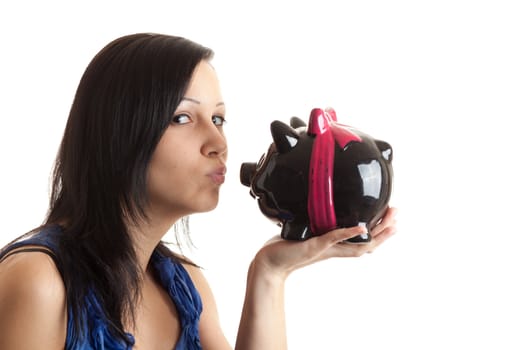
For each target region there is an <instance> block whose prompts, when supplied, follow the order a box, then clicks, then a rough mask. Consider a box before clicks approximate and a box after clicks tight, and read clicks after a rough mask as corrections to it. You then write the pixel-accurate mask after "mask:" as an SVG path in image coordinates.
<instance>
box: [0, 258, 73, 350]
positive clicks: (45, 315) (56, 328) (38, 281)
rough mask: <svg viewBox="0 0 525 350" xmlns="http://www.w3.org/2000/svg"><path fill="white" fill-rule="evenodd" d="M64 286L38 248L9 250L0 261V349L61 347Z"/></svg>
mask: <svg viewBox="0 0 525 350" xmlns="http://www.w3.org/2000/svg"><path fill="white" fill-rule="evenodd" d="M65 295H66V294H65V287H64V283H63V280H62V276H61V275H60V273H59V271H58V269H57V267H56V265H55V263H54V261H53V259H52V258H51V257H50V256H49V255H47V254H45V253H42V252H20V253H16V254H12V255H10V256H8V257H7V258H5V259H4V260H3V261H2V263H0V349H26V348H31V347H34V348H40V349H46V348H52V347H55V348H57V346H58V347H63V346H64V342H65V333H66V324H67V312H66V296H65Z"/></svg>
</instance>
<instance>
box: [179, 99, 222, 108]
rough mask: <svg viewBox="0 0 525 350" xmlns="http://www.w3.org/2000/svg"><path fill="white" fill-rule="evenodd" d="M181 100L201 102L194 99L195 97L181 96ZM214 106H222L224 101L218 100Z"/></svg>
mask: <svg viewBox="0 0 525 350" xmlns="http://www.w3.org/2000/svg"><path fill="white" fill-rule="evenodd" d="M182 101H189V102H193V103H196V104H198V105H200V104H201V101H199V100H196V99H194V98H191V97H183V98H182ZM215 106H216V107H219V106H224V102H218V103H217V104H216V105H215Z"/></svg>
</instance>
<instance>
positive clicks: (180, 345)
mask: <svg viewBox="0 0 525 350" xmlns="http://www.w3.org/2000/svg"><path fill="white" fill-rule="evenodd" d="M61 232H62V230H61V228H60V227H59V226H52V227H46V228H44V229H42V230H41V231H40V232H38V233H37V234H35V235H34V236H32V237H30V238H28V239H25V240H22V241H19V242H16V243H14V244H12V245H11V246H9V247H8V248H7V249H5V250H4V251H3V252H1V253H0V261H1V259H2V258H3V257H4V256H5V255H6V254H7V253H8V252H9V251H11V250H13V249H15V248H18V247H22V246H27V245H37V246H44V247H46V248H48V249H49V250H51V251H52V252H53V253H54V254H55V255H58V248H57V245H58V239H57V238H58V235H59V234H60V233H61ZM55 262H56V259H55ZM150 262H151V264H152V266H153V267H154V269H155V270H156V272H157V275H158V277H159V281H160V283H161V285H162V287H163V288H164V289H165V290H166V291H167V292H168V294H169V296H170V297H171V300H172V301H173V304H174V305H175V307H176V308H177V311H178V313H179V321H180V325H181V334H180V338H179V340H178V342H177V345H176V346H175V349H174V350H201V349H202V348H201V344H200V338H199V318H200V314H201V312H202V301H201V298H200V296H199V293H198V292H197V289H196V288H195V286H194V285H193V282H192V280H191V278H190V276H189V275H188V272H187V271H186V269H185V268H184V267H183V266H182V264H181V263H179V262H177V261H174V260H173V259H171V258H169V257H167V256H164V255H162V254H161V253H160V252H159V251H158V250H155V251H154V252H153V255H152V256H151V260H150ZM57 267H58V269H59V270H60V269H61V267H60V266H57ZM84 305H85V306H84V308H83V309H82V311H81V312H83V313H84V314H85V315H87V317H85V318H84V319H85V322H83V326H82V327H83V330H84V334H85V335H86V336H85V337H83V338H80V334H79V332H77V330H76V329H75V324H74V322H73V320H72V317H71V308H69V307H68V315H69V317H68V322H67V337H66V349H67V350H132V348H133V345H134V344H135V338H134V337H133V335H132V334H129V333H128V334H127V337H128V340H127V342H123V341H121V340H119V339H115V337H113V336H112V335H111V333H110V332H109V325H108V320H107V319H106V317H105V316H104V312H103V311H102V308H101V305H100V303H99V301H98V299H97V298H96V296H95V294H93V293H89V294H88V295H87V296H86V300H85V303H84Z"/></svg>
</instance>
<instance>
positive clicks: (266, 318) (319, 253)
mask: <svg viewBox="0 0 525 350" xmlns="http://www.w3.org/2000/svg"><path fill="white" fill-rule="evenodd" d="M363 230H364V229H363V228H361V227H353V228H346V229H338V230H334V231H331V232H328V233H326V234H324V235H322V236H319V237H314V238H311V239H309V240H307V241H304V242H293V241H285V240H282V239H280V238H275V239H272V240H271V241H269V242H268V243H267V244H266V245H265V246H264V247H263V248H262V249H261V250H260V251H259V252H258V253H257V255H256V256H255V258H254V260H253V262H252V264H251V265H250V268H249V271H248V279H247V286H246V296H245V301H244V307H243V311H242V315H241V322H240V326H239V332H238V334H237V342H236V346H235V349H237V350H284V349H286V348H287V341H286V322H285V314H284V309H285V307H284V285H285V281H286V278H287V277H288V275H289V274H290V273H291V272H293V271H295V270H297V269H299V268H301V267H303V266H306V265H310V264H313V263H315V262H317V261H321V260H325V259H328V258H331V257H358V256H361V255H363V254H364V253H370V252H372V251H373V250H374V249H376V248H377V247H378V246H379V245H381V244H382V243H383V242H384V241H385V240H386V239H388V238H389V237H390V236H392V235H393V234H394V233H395V210H394V209H393V208H390V209H389V210H388V211H387V213H386V215H385V216H384V218H383V220H381V222H380V223H379V224H378V225H377V226H376V227H375V228H374V229H373V230H372V232H371V235H372V241H371V242H370V243H367V244H344V243H343V244H340V242H342V241H344V240H346V239H348V238H351V237H354V236H357V235H359V234H361V233H363V232H364V231H363Z"/></svg>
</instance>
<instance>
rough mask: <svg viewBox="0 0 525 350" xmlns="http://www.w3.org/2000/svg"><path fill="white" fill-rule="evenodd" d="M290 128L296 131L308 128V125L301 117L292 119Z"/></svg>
mask: <svg viewBox="0 0 525 350" xmlns="http://www.w3.org/2000/svg"><path fill="white" fill-rule="evenodd" d="M290 126H291V127H292V128H294V129H297V128H301V127H303V126H306V123H305V122H304V121H303V120H302V119H301V118H299V117H292V118H290Z"/></svg>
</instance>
